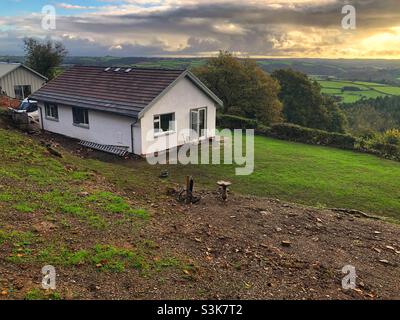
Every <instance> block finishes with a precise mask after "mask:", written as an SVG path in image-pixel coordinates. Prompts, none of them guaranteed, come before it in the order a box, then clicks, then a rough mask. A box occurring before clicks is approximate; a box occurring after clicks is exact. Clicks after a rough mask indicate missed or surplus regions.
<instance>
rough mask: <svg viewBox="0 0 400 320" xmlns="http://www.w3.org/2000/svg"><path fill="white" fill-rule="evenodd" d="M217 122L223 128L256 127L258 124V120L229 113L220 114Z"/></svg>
mask: <svg viewBox="0 0 400 320" xmlns="http://www.w3.org/2000/svg"><path fill="white" fill-rule="evenodd" d="M217 123H218V126H219V127H222V128H223V129H256V128H257V126H258V122H257V120H254V119H248V118H244V117H239V116H233V115H229V114H221V115H218V116H217Z"/></svg>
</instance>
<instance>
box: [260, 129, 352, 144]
mask: <svg viewBox="0 0 400 320" xmlns="http://www.w3.org/2000/svg"><path fill="white" fill-rule="evenodd" d="M267 134H268V135H269V136H271V137H274V138H278V139H283V140H289V141H294V142H301V143H307V144H315V145H322V146H332V147H336V148H341V149H350V150H353V149H354V148H355V144H356V138H355V137H353V136H351V135H347V134H341V133H336V132H327V131H322V130H317V129H310V128H304V127H301V126H298V125H294V124H288V123H281V124H275V125H273V126H272V127H271V128H270V130H268V132H267Z"/></svg>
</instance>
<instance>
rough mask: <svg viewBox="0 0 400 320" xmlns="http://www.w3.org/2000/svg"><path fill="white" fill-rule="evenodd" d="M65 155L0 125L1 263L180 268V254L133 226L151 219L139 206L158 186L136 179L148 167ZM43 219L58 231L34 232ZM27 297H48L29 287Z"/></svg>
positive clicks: (151, 269) (148, 269) (146, 270)
mask: <svg viewBox="0 0 400 320" xmlns="http://www.w3.org/2000/svg"><path fill="white" fill-rule="evenodd" d="M0 122H1V119H0ZM64 154H65V156H64V158H63V159H58V158H55V157H52V156H50V155H49V154H48V152H47V151H46V149H45V148H44V147H42V146H40V145H39V144H38V142H36V141H34V140H32V139H31V138H29V137H27V136H25V135H23V134H21V133H18V132H15V131H11V130H3V129H1V128H0V265H4V264H7V263H12V264H17V265H25V266H26V267H28V266H29V268H37V267H38V266H41V265H43V264H53V265H57V266H63V267H76V266H81V267H82V268H88V269H90V270H91V271H90V272H95V271H98V272H112V273H122V272H124V271H125V270H137V272H139V273H146V274H152V273H158V272H160V271H162V270H164V269H171V268H172V269H176V270H180V269H181V261H180V260H179V259H178V258H177V257H175V256H174V255H171V254H169V253H168V252H164V251H163V252H161V251H160V250H158V249H156V248H155V246H154V248H153V245H152V244H151V242H150V241H147V239H144V238H143V237H141V236H140V234H139V232H138V230H140V229H141V228H142V227H143V226H144V225H146V224H147V223H148V221H149V219H150V218H151V213H150V211H151V209H149V210H150V211H149V210H146V209H144V208H146V207H149V204H148V201H154V197H155V193H156V192H157V191H153V190H151V189H150V188H147V189H146V188H145V184H144V183H143V184H142V183H141V181H140V179H141V178H143V177H144V176H145V174H144V175H142V176H141V177H137V176H136V177H135V176H131V177H130V179H124V176H125V173H124V171H123V168H121V167H120V166H114V165H112V164H109V163H105V162H100V161H96V160H91V161H86V160H82V159H81V158H79V157H76V156H73V155H71V154H69V153H67V152H65V153H64ZM102 172H107V173H108V174H110V175H111V174H114V175H115V176H114V179H113V180H114V181H115V182H117V183H118V182H121V185H122V184H123V186H124V187H126V188H130V187H131V191H136V190H137V191H138V193H137V194H140V196H138V197H137V198H136V197H135V198H132V197H130V196H128V195H127V194H126V193H125V191H124V189H122V188H119V187H118V186H115V185H114V184H113V183H110V180H108V179H104V176H103V175H101V173H102ZM116 173H118V174H116ZM119 178H120V179H121V180H118V179H119ZM147 185H148V184H147ZM142 186H143V188H142ZM152 191H153V193H152ZM82 192H85V193H86V192H87V194H86V195H82ZM150 199H152V200H150ZM23 217H25V218H23ZM43 224H45V225H44V227H46V224H48V225H54V226H55V228H56V229H55V230H56V231H54V230H53V231H52V232H50V231H46V232H38V231H37V229H35V228H42V227H43ZM74 232H75V233H74ZM71 234H77V235H81V238H79V240H76V241H75V242H74V245H71V243H70V242H69V240H68V237H67V236H66V235H71ZM122 239H124V241H126V239H131V240H132V239H134V242H135V247H132V246H131V247H128V246H127V245H126V244H124V246H121V242H122V241H123V240H122ZM157 251H158V252H157ZM155 257H157V260H155ZM183 268H186V266H184V267H183ZM177 272H178V274H181V273H182V271H177ZM1 280H2V274H1V272H0V281H1ZM10 294H11V293H10ZM25 298H27V299H42V298H45V297H44V296H43V295H42V293H41V291H40V290H39V291H38V290H36V289H33V291H29V292H27V293H26V296H25ZM50 298H51V297H50Z"/></svg>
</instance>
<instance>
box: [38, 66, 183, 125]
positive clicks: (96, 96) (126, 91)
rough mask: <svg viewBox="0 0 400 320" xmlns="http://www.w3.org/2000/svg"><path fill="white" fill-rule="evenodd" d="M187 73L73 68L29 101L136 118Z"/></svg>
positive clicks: (179, 71)
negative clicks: (33, 100)
mask: <svg viewBox="0 0 400 320" xmlns="http://www.w3.org/2000/svg"><path fill="white" fill-rule="evenodd" d="M186 72H187V71H185V70H166V69H142V68H116V67H113V68H104V67H82V66H76V67H72V68H70V69H68V70H66V71H65V72H64V73H63V74H61V75H60V76H59V77H57V78H56V79H54V80H52V81H50V82H49V83H48V84H47V85H45V86H44V87H43V88H41V89H40V90H39V91H36V92H35V93H34V94H33V95H32V97H31V98H32V99H35V100H39V101H45V102H53V103H59V104H65V105H70V106H76V107H84V108H88V109H95V110H101V111H106V112H113V113H118V114H122V115H127V116H131V117H138V115H139V113H140V112H141V111H142V110H143V109H144V108H145V107H146V106H148V105H149V104H150V103H151V102H152V101H153V100H154V99H156V98H157V97H158V96H159V95H160V94H161V93H162V92H163V91H164V90H165V89H167V88H168V87H169V86H170V85H171V84H172V83H174V81H175V80H177V79H178V78H179V77H180V76H183V74H186Z"/></svg>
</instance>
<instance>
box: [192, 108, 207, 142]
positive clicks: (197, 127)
mask: <svg viewBox="0 0 400 320" xmlns="http://www.w3.org/2000/svg"><path fill="white" fill-rule="evenodd" d="M190 123H191V125H190V128H191V129H192V130H193V131H194V132H196V134H197V137H198V138H199V139H200V138H204V137H206V130H207V108H201V109H195V110H191V111H190Z"/></svg>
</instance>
